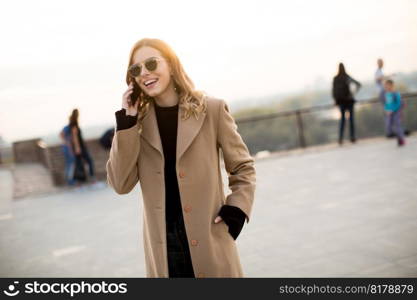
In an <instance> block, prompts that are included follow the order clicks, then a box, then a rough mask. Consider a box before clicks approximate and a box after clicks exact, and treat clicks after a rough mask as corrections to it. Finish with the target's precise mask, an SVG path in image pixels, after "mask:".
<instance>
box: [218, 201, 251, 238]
mask: <svg viewBox="0 0 417 300" xmlns="http://www.w3.org/2000/svg"><path fill="white" fill-rule="evenodd" d="M219 216H220V217H222V219H223V221H224V222H225V223H226V225H227V226H228V227H229V233H230V235H231V236H232V237H233V239H234V240H236V239H237V237H238V236H239V234H240V232H241V231H242V227H243V225H244V223H245V219H246V214H245V213H244V212H243V211H242V210H241V209H240V208H239V207H236V206H232V205H223V206H222V208H221V209H220V211H219Z"/></svg>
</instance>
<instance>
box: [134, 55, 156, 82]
mask: <svg viewBox="0 0 417 300" xmlns="http://www.w3.org/2000/svg"><path fill="white" fill-rule="evenodd" d="M160 60H162V59H161V58H158V57H151V58H148V59H147V60H146V61H145V62H144V63H143V65H144V66H145V68H146V69H147V70H148V71H149V72H152V71H155V70H156V68H158V61H160ZM127 72H128V74H129V75H130V76H131V77H138V76H139V75H140V74H141V73H142V64H140V63H137V64H133V65H131V66H130V67H129V69H128V70H127Z"/></svg>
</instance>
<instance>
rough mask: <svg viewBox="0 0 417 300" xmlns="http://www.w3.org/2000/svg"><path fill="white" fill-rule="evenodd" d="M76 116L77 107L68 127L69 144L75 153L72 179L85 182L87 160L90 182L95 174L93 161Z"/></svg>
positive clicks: (94, 180)
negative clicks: (69, 133) (69, 132)
mask: <svg viewBox="0 0 417 300" xmlns="http://www.w3.org/2000/svg"><path fill="white" fill-rule="evenodd" d="M78 116H79V111H78V109H74V110H73V111H72V113H71V116H70V123H69V126H70V129H71V137H72V140H71V144H72V150H73V153H74V154H75V172H74V179H75V180H77V181H78V182H85V181H86V180H87V177H86V176H85V174H84V161H86V162H87V164H88V168H89V175H90V178H89V180H90V181H92V182H94V183H95V182H96V181H97V180H96V178H95V174H94V163H93V159H92V158H91V155H90V153H89V151H88V148H87V146H86V144H85V142H84V138H83V135H82V132H81V128H80V127H79V125H78Z"/></svg>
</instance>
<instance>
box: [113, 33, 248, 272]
mask: <svg viewBox="0 0 417 300" xmlns="http://www.w3.org/2000/svg"><path fill="white" fill-rule="evenodd" d="M126 82H127V83H128V85H129V87H128V89H127V90H126V92H125V93H124V94H123V100H122V109H120V110H118V111H116V113H115V116H116V132H115V135H114V137H113V141H112V146H111V149H110V155H109V160H108V161H107V165H106V169H107V181H108V183H109V185H110V186H111V187H112V188H113V189H114V190H115V191H116V192H117V193H118V194H126V193H129V192H130V191H131V190H132V189H133V187H134V186H135V185H136V183H137V182H138V181H139V182H140V186H141V190H142V196H143V242H144V251H145V262H146V273H147V277H243V271H242V267H241V264H240V260H239V255H238V252H237V248H236V242H235V240H236V238H237V237H238V235H239V234H240V232H241V229H242V226H243V224H244V222H245V219H246V221H247V222H249V217H250V213H251V209H252V204H253V201H254V192H255V168H254V160H253V158H252V157H251V156H250V154H249V151H248V148H247V147H246V145H245V143H244V142H243V140H242V138H241V136H240V135H239V133H238V132H237V126H236V124H235V122H234V119H233V117H232V115H231V114H230V113H229V108H228V106H227V104H226V102H225V101H224V100H222V99H216V98H213V97H208V96H206V95H204V94H203V93H202V92H199V91H197V90H195V89H194V85H193V83H192V81H191V80H190V78H189V77H188V76H187V74H186V73H185V71H184V69H183V67H182V65H181V63H180V61H179V59H178V57H177V56H176V54H175V53H174V52H173V50H172V49H171V48H170V47H169V46H168V45H167V44H166V43H165V42H163V41H161V40H158V39H142V40H140V41H138V42H137V43H136V44H135V45H134V46H133V47H132V50H131V52H130V56H129V62H128V69H127V75H126ZM132 95H133V96H132ZM132 99H133V100H132ZM219 149H222V153H223V158H224V163H225V168H226V170H227V172H228V178H229V187H230V189H231V190H232V193H231V194H229V195H228V196H227V197H225V195H224V191H223V183H222V178H221V169H220V160H219V157H220V156H219Z"/></svg>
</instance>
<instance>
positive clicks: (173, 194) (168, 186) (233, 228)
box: [115, 102, 246, 240]
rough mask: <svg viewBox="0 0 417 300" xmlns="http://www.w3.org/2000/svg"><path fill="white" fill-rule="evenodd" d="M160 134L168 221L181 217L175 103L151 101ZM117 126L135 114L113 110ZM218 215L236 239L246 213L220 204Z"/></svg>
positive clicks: (129, 122)
mask: <svg viewBox="0 0 417 300" xmlns="http://www.w3.org/2000/svg"><path fill="white" fill-rule="evenodd" d="M154 107H155V113H156V119H157V123H158V129H159V135H160V137H161V142H162V147H163V152H164V159H165V170H164V171H165V172H164V173H165V174H164V176H165V195H166V197H165V205H166V210H165V212H166V215H165V216H166V220H167V222H169V221H171V220H174V219H177V218H178V217H180V216H181V217H182V209H181V199H180V195H179V190H178V181H177V175H176V166H175V163H176V149H177V128H178V104H177V105H174V106H168V107H162V106H158V105H157V104H156V102H154ZM115 115H116V130H117V131H118V130H123V129H128V128H130V127H132V126H134V125H135V124H136V122H137V116H129V115H126V110H125V109H124V108H123V109H121V110H119V111H116V113H115ZM219 215H220V216H221V217H222V219H223V220H224V222H226V224H227V225H228V227H229V233H230V234H231V235H232V237H233V239H235V240H236V239H237V237H238V236H239V234H240V232H241V230H242V227H243V225H244V223H245V218H246V214H245V213H244V212H243V211H242V210H241V209H240V208H238V207H236V206H231V205H223V206H222V207H221V209H220V211H219Z"/></svg>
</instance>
